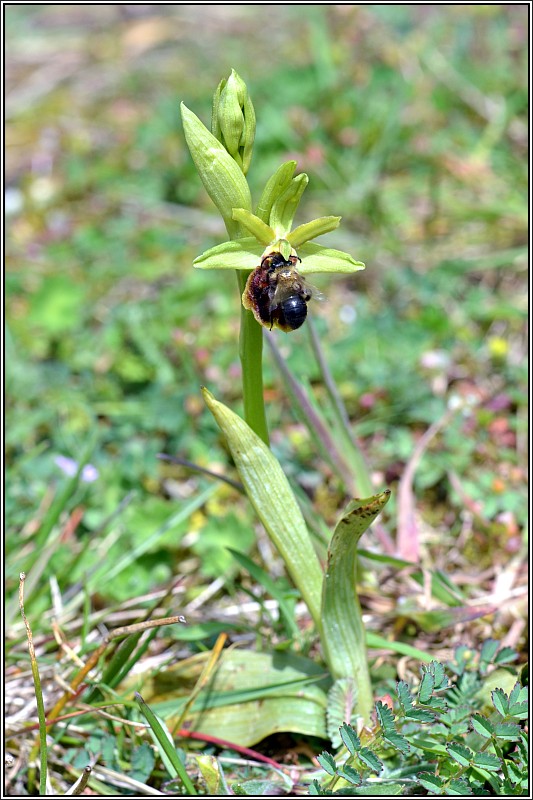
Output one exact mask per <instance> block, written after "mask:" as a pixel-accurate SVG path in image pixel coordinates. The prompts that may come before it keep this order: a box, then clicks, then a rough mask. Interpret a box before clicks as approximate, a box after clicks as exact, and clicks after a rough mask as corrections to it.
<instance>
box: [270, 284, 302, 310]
mask: <svg viewBox="0 0 533 800" xmlns="http://www.w3.org/2000/svg"><path fill="white" fill-rule="evenodd" d="M295 294H298V293H297V292H295V291H294V289H293V288H292V287H291V286H289V285H288V284H287V283H285V282H283V281H280V282H279V283H278V284H277V286H276V288H275V289H274V291H273V292H272V295H271V297H270V304H269V307H268V309H269V311H273V310H274V309H275V308H276V306H279V304H280V303H283V301H284V300H287V298H288V297H292V295H295Z"/></svg>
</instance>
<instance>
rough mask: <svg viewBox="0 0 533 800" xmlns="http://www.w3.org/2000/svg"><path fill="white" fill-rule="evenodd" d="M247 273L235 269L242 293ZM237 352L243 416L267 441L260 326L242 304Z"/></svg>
mask: <svg viewBox="0 0 533 800" xmlns="http://www.w3.org/2000/svg"><path fill="white" fill-rule="evenodd" d="M248 274H249V273H247V272H243V271H242V270H237V279H238V281H239V290H240V293H241V294H242V292H243V291H244V286H245V284H246V280H247V278H248ZM239 300H240V297H239ZM239 356H240V359H241V366H242V393H243V402H244V419H245V420H246V422H247V423H248V425H249V426H250V428H251V429H252V430H253V431H254V432H255V433H256V434H257V435H258V436H259V437H260V438H261V439H262V440H263V441H264V442H265V444H266V445H268V444H269V438H268V426H267V421H266V414H265V400H264V397H263V329H262V327H261V325H259V323H257V322H256V321H255V319H254V316H253V314H252V312H251V311H247V310H246V309H245V308H244V307H243V306H242V305H241V332H240V337H239Z"/></svg>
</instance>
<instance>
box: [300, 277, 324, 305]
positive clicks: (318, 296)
mask: <svg viewBox="0 0 533 800" xmlns="http://www.w3.org/2000/svg"><path fill="white" fill-rule="evenodd" d="M305 288H306V289H307V291H308V292H310V293H311V297H312V298H313V300H320V301H323V300H325V299H326V295H325V294H323V293H322V292H321V291H320V289H317V287H316V286H313V284H312V283H309V282H308V281H306V282H305Z"/></svg>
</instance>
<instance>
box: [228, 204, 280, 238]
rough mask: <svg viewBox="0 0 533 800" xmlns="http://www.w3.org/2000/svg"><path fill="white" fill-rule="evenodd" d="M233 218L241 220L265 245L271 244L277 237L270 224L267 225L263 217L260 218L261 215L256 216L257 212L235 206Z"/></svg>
mask: <svg viewBox="0 0 533 800" xmlns="http://www.w3.org/2000/svg"><path fill="white" fill-rule="evenodd" d="M233 219H234V220H237V222H240V223H241V225H242V226H243V227H245V228H246V230H248V231H249V232H250V233H251V234H252V236H255V238H256V239H257V241H258V242H260V243H261V244H263V245H267V244H270V243H271V242H272V241H273V240H274V239H275V237H276V234H275V232H274V231H273V230H272V228H271V227H270V225H267V224H266V223H265V222H263V220H262V219H259V217H256V216H255V214H252V213H251V212H250V211H247V210H246V209H245V208H234V209H233Z"/></svg>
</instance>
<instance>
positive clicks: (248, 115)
mask: <svg viewBox="0 0 533 800" xmlns="http://www.w3.org/2000/svg"><path fill="white" fill-rule="evenodd" d="M211 130H212V133H213V135H214V136H216V138H217V139H218V140H219V142H221V143H222V144H223V145H224V147H225V148H226V150H227V151H228V153H229V154H230V155H231V157H232V158H233V159H234V160H235V161H236V162H237V164H238V165H239V167H240V168H241V170H242V171H243V173H244V174H245V175H246V173H247V172H248V168H249V166H250V161H251V159H252V148H253V144H254V138H255V112H254V107H253V105H252V101H251V100H250V97H249V95H248V89H247V88H246V84H245V83H244V81H243V80H242V78H240V77H239V75H237V73H236V72H235V70H233V69H232V71H231V75H230V76H229V78H228V79H227V80H222V81H220V83H219V85H218V88H217V90H216V92H215V96H214V97H213V115H212V121H211Z"/></svg>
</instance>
